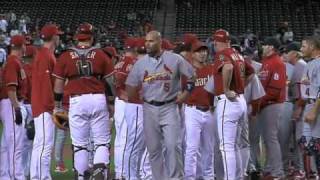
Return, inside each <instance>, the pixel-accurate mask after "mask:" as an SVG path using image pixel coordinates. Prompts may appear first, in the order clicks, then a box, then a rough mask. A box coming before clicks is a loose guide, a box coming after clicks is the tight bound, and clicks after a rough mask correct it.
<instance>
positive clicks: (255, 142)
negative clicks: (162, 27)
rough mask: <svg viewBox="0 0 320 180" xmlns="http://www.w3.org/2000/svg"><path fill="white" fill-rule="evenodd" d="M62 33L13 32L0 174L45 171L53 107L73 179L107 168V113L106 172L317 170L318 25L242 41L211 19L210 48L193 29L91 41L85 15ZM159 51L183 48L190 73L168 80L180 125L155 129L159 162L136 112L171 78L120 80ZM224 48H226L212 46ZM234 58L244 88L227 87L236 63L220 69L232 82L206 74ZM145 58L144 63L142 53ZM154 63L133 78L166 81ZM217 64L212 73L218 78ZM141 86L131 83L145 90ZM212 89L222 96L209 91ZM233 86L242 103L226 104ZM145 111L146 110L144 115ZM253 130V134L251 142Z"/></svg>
mask: <svg viewBox="0 0 320 180" xmlns="http://www.w3.org/2000/svg"><path fill="white" fill-rule="evenodd" d="M61 34H62V32H61V31H60V30H59V29H58V27H57V26H56V25H54V24H47V25H45V26H44V27H42V29H41V32H40V35H41V36H40V37H41V39H42V41H43V44H42V45H41V47H36V46H33V45H32V39H27V38H26V37H25V36H22V35H14V36H12V37H11V40H10V45H9V49H10V50H9V53H8V54H9V55H8V56H7V58H6V60H5V61H4V62H3V64H2V67H1V76H0V77H1V78H0V80H1V81H0V82H1V93H0V99H1V101H0V119H1V122H2V125H3V133H2V138H1V155H0V161H1V164H0V179H5V180H6V179H26V177H29V178H30V179H51V173H50V164H51V152H52V149H53V146H54V139H55V124H54V122H53V121H52V114H55V113H57V112H62V111H68V112H69V127H70V134H71V139H72V144H73V155H74V157H73V162H74V163H73V164H74V166H73V168H74V172H75V174H76V175H75V177H76V178H78V179H88V178H89V177H93V178H96V179H99V178H100V179H104V178H105V177H107V176H108V170H109V155H110V152H109V151H110V139H111V127H112V126H111V123H112V121H110V120H109V118H111V119H114V125H115V130H116V139H115V144H114V158H115V177H114V178H115V179H181V178H185V179H214V178H216V179H229V180H230V179H244V178H246V177H250V178H251V179H255V178H256V179H257V178H262V179H290V178H292V179H309V178H316V177H317V176H318V172H320V155H319V154H320V148H319V147H320V144H319V143H320V140H319V138H320V135H319V127H318V126H319V125H320V124H319V123H320V122H318V121H319V120H317V114H318V108H319V105H320V104H319V103H320V102H319V101H318V93H319V89H320V84H319V83H320V77H319V76H320V73H319V72H318V71H319V69H320V67H319V66H320V63H319V62H318V61H319V60H320V59H319V57H320V38H319V37H318V36H311V37H306V38H304V39H303V40H302V42H301V43H300V42H289V43H287V44H281V43H280V42H279V39H277V38H275V37H268V38H266V39H265V40H264V41H263V42H259V43H256V44H255V45H254V46H252V45H249V46H247V47H246V48H243V46H241V45H240V44H241V43H240V42H238V41H237V39H235V38H232V37H231V36H230V35H229V33H228V32H227V31H225V30H217V31H215V32H213V35H212V40H213V49H211V48H210V47H209V46H208V45H207V44H205V43H203V42H201V41H200V40H199V39H198V38H197V36H196V35H195V34H190V33H187V34H184V35H183V36H182V37H181V38H180V39H179V40H178V41H177V42H176V43H172V42H170V41H168V40H166V39H163V38H161V36H160V35H159V34H158V33H157V32H156V31H151V32H148V34H147V36H146V37H127V38H126V39H125V40H124V45H123V51H122V52H121V53H120V52H118V51H117V49H115V48H114V47H111V46H107V47H97V46H95V43H96V42H97V40H95V39H94V38H95V37H94V27H93V26H92V25H91V24H89V23H83V24H81V25H80V26H79V28H78V29H77V32H76V33H75V36H74V40H75V41H74V44H72V46H70V47H68V48H66V49H63V50H62V51H59V52H58V53H57V52H56V48H57V47H58V46H59V43H60V39H59V36H60V35H61ZM157 50H159V52H160V51H161V52H163V51H165V52H168V53H169V52H170V54H169V55H168V57H170V58H171V56H172V57H174V58H177V57H178V58H181V59H183V60H184V61H185V62H187V63H188V64H189V65H191V66H192V67H193V69H194V70H195V74H196V76H195V77H194V81H193V82H192V83H190V82H189V81H188V80H189V79H188V78H187V77H185V76H181V77H180V78H179V81H177V82H176V84H175V86H177V89H178V90H181V92H180V94H179V96H178V100H175V101H176V103H177V104H178V105H179V109H178V111H179V115H180V117H181V127H179V129H178V130H177V129H176V131H177V132H175V133H172V131H171V130H170V131H169V130H165V129H162V130H163V131H165V132H164V135H163V136H166V137H164V139H162V140H161V139H160V140H161V141H165V142H163V144H162V145H163V146H166V148H164V149H163V151H162V150H161V151H160V150H159V149H158V151H160V152H161V153H160V154H162V153H163V156H164V157H165V158H164V159H165V163H164V166H163V167H162V166H160V164H161V163H160V164H159V163H158V162H159V158H160V157H158V156H159V153H155V152H154V151H153V150H152V145H154V144H155V143H154V142H155V141H158V139H156V138H155V137H153V136H147V135H153V134H152V132H150V130H149V131H148V130H145V128H146V127H149V126H150V124H146V121H148V119H152V118H153V117H150V114H144V110H143V108H145V106H146V105H145V104H149V105H153V106H154V107H155V109H159V108H160V106H162V105H166V104H169V103H172V102H173V101H171V102H169V100H170V99H169V100H168V101H164V100H166V99H164V100H163V101H153V100H152V98H151V100H152V101H149V100H148V99H147V98H146V97H149V98H150V97H157V93H156V92H158V91H164V92H169V91H170V90H169V89H170V88H172V86H173V85H172V84H168V83H164V85H163V86H159V87H157V86H155V87H156V88H155V87H151V89H152V91H151V92H154V94H153V93H152V94H149V95H148V96H146V95H142V94H141V93H143V92H140V93H134V94H132V91H130V90H128V88H127V89H126V86H130V85H133V84H134V83H133V82H134V80H133V77H137V76H134V73H138V72H136V71H137V70H135V72H134V73H131V70H132V69H134V68H133V67H135V63H136V62H138V61H139V59H143V58H146V57H150V58H153V59H157V60H159V59H161V56H162V54H160V56H159V57H158V56H155V55H159V54H153V52H154V51H157ZM227 50H229V51H232V53H229V54H224V53H221V52H224V51H227ZM55 52H56V53H55ZM176 55H177V56H176ZM233 56H237V57H233ZM211 57H212V58H211ZM56 58H57V59H56ZM233 58H235V59H237V61H243V62H245V65H246V67H242V65H239V71H240V72H238V73H239V74H240V76H241V78H243V79H245V83H246V84H245V85H246V87H245V89H244V91H243V92H242V90H241V88H240V89H237V87H238V86H241V85H239V84H237V82H238V81H240V80H237V78H240V77H235V75H234V74H237V73H234V74H233V76H232V78H231V79H230V82H229V83H230V85H231V86H230V89H231V90H230V91H224V89H223V86H222V87H218V86H217V85H216V83H217V81H221V83H222V81H223V78H221V77H224V75H222V74H223V72H222V71H223V70H222V68H221V69H220V67H217V66H218V65H217V64H222V65H221V67H223V66H224V65H225V64H228V62H229V59H233ZM153 59H150V61H152V60H153ZM230 63H231V62H230ZM140 64H141V63H140ZM231 64H232V63H231ZM144 66H145V67H146V68H147V67H148V66H149V64H145V65H144ZM219 66H220V65H219ZM247 66H249V67H247ZM163 68H164V70H165V71H166V73H165V74H157V75H154V76H153V75H150V74H148V72H147V71H143V70H142V72H139V73H145V74H144V78H143V83H149V84H152V82H153V81H165V80H167V79H166V78H168V74H169V75H170V74H172V73H173V72H172V71H173V70H172V68H171V64H170V63H169V64H164V67H163ZM185 68H186V67H185ZM136 69H137V68H136ZM186 69H187V68H186ZM214 69H220V70H219V71H215V70H214ZM242 70H245V71H243V72H242ZM186 71H187V70H186ZM242 73H243V74H242ZM186 74H187V73H186ZM217 74H221V77H220V79H219V76H218V75H217ZM128 76H129V77H130V78H129V80H127V77H128ZM223 85H225V84H223ZM143 86H145V85H143ZM189 86H192V87H189ZM233 86H234V87H233ZM144 88H146V87H139V88H138V89H139V91H141V90H142V91H147V90H150V89H147V90H146V89H144ZM219 88H220V89H219ZM183 89H185V90H188V94H187V96H183V95H182V96H180V95H181V94H183V92H182V90H183ZM221 92H224V94H225V96H221V95H218V94H219V93H221ZM161 93H162V92H161ZM161 93H160V94H161ZM222 94H223V93H222ZM106 96H107V98H106ZM242 96H243V98H245V99H246V103H245V105H241V106H239V107H238V106H235V105H233V104H232V102H233V101H237V97H242ZM161 97H162V96H161ZM221 99H226V100H228V101H230V102H229V103H230V104H228V103H226V104H225V106H227V108H225V107H224V108H223V109H221V107H220V106H221ZM243 107H245V110H243V112H242V111H241V112H231V115H230V117H226V119H228V118H229V119H230V121H231V123H230V122H229V123H224V122H223V123H221V121H220V120H221V119H224V118H223V117H224V112H225V111H231V110H235V109H237V108H239V109H241V108H243ZM247 107H248V108H247ZM148 108H149V111H150V107H148ZM225 109H228V110H225ZM239 109H238V110H239ZM221 113H222V115H221ZM148 115H149V118H145V117H148ZM163 116H165V117H166V120H167V121H168V122H165V124H170V121H174V120H175V119H171V118H172V117H173V118H174V117H175V116H171V115H170V113H169V115H163ZM231 116H232V117H231ZM234 116H239V117H236V118H234ZM240 116H241V117H240ZM180 117H179V118H180ZM179 118H178V119H179ZM233 118H234V121H232V120H233ZM58 123H59V122H58ZM163 126H165V125H163ZM227 128H229V129H228V130H226V132H223V131H224V129H227ZM148 129H152V127H150V128H148ZM33 130H34V131H35V134H33V133H32V131H33ZM162 130H161V131H162ZM232 130H234V131H232ZM180 131H181V132H180ZM178 132H179V133H178ZM57 133H61V134H62V135H58V134H56V135H57V137H56V138H58V137H59V138H62V141H60V143H59V142H58V143H57V142H56V146H57V145H58V147H56V153H58V154H57V155H56V156H57V157H58V159H57V165H58V166H57V171H58V172H64V171H66V169H65V168H64V167H63V158H62V155H61V154H62V153H61V149H62V148H63V146H61V145H62V144H63V142H64V140H63V139H65V135H66V131H65V130H61V129H60V130H58V131H57ZM177 133H178V134H179V135H177ZM180 133H181V134H180ZM175 135H176V136H181V137H183V138H181V142H179V143H178V146H175V145H176V144H174V145H173V146H170V143H172V142H171V141H170V140H167V139H166V138H168V139H170V138H171V139H175V137H172V136H175ZM261 137H262V139H263V143H260V139H261ZM177 139H178V138H177ZM90 143H92V144H91V145H90ZM152 143H153V144H152ZM174 143H176V142H174ZM260 144H264V145H265V154H263V153H261V150H260ZM157 145H158V144H157ZM172 147H173V149H174V148H176V149H175V150H174V151H177V152H179V151H181V155H182V156H181V159H180V157H175V155H176V156H180V154H179V153H177V152H174V153H172V152H171V149H170V148H172ZM177 149H178V150H177ZM31 152H32V153H31ZM59 153H60V155H59ZM176 153H177V154H176ZM170 155H173V156H170ZM264 155H265V156H264ZM161 156H162V155H161ZM59 157H60V158H59ZM172 159H176V160H177V162H174V161H173V160H172ZM262 159H264V160H265V163H264V165H263V164H262ZM160 160H163V159H161V158H160ZM179 164H181V166H179ZM161 171H164V172H161Z"/></svg>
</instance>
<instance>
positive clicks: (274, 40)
mask: <svg viewBox="0 0 320 180" xmlns="http://www.w3.org/2000/svg"><path fill="white" fill-rule="evenodd" d="M262 45H269V46H273V48H275V49H277V50H279V48H280V46H281V43H280V41H279V39H277V38H275V37H272V36H270V37H266V38H265V40H264V41H263V42H262Z"/></svg>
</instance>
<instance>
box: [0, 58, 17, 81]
mask: <svg viewBox="0 0 320 180" xmlns="http://www.w3.org/2000/svg"><path fill="white" fill-rule="evenodd" d="M19 73H20V68H19V64H17V63H16V62H15V61H13V60H10V61H8V63H7V64H6V65H5V74H4V82H5V84H6V86H18V76H19Z"/></svg>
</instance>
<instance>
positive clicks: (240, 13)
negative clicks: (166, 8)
mask: <svg viewBox="0 0 320 180" xmlns="http://www.w3.org/2000/svg"><path fill="white" fill-rule="evenodd" d="M187 2H189V4H187V3H186V1H185V2H181V3H177V4H176V10H177V20H176V34H181V33H184V32H194V33H198V34H199V36H200V38H203V39H204V38H206V37H208V36H210V34H211V33H212V31H213V30H215V29H218V28H225V29H227V30H229V31H230V32H231V33H232V34H234V35H240V34H242V33H245V32H246V30H247V29H250V30H251V31H252V32H254V33H258V32H259V33H260V34H263V35H272V34H274V33H276V30H277V27H278V25H279V23H280V22H283V21H288V22H289V26H290V27H291V29H292V30H293V32H294V34H295V39H301V38H302V37H303V36H305V35H310V34H312V32H313V29H314V28H315V27H316V24H317V23H319V22H320V18H319V16H318V14H319V12H320V2H319V1H307V0H306V1H304V3H302V4H301V5H299V6H296V7H295V6H294V5H293V4H292V1H291V0H229V2H227V3H220V1H219V0H188V1H187Z"/></svg>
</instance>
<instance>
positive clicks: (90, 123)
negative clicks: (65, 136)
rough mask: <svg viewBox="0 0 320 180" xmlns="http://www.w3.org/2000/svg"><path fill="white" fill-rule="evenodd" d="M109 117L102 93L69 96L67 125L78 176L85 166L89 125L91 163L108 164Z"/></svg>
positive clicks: (86, 162)
mask: <svg viewBox="0 0 320 180" xmlns="http://www.w3.org/2000/svg"><path fill="white" fill-rule="evenodd" d="M109 121H110V120H109V113H108V110H107V102H106V96H105V95H104V94H83V95H80V96H75V97H71V98H70V108H69V125H70V135H71V140H72V144H73V147H74V168H75V169H76V171H77V173H78V178H79V179H80V180H81V179H83V175H84V172H85V171H86V170H87V169H88V168H89V152H88V144H89V140H90V129H91V137H92V140H93V143H94V150H95V154H94V158H93V163H94V164H99V163H103V164H105V165H106V166H107V165H109V144H110V139H111V126H110V122H109Z"/></svg>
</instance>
